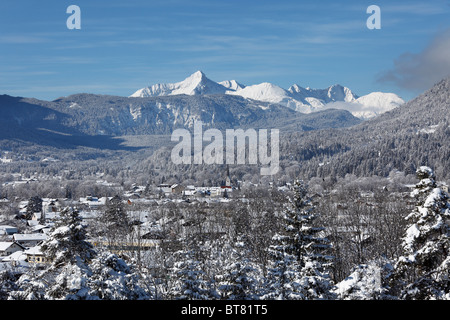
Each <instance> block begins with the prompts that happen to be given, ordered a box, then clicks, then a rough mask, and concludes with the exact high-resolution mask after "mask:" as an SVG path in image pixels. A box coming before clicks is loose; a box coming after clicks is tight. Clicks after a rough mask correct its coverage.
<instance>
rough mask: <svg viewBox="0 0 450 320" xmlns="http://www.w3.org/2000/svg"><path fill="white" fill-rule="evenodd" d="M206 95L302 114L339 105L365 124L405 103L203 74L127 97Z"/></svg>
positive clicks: (390, 96)
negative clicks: (245, 82)
mask: <svg viewBox="0 0 450 320" xmlns="http://www.w3.org/2000/svg"><path fill="white" fill-rule="evenodd" d="M178 94H186V95H208V94H228V95H237V96H241V97H244V98H248V99H253V100H258V101H264V102H270V103H277V104H281V105H283V106H285V107H287V108H290V109H293V110H295V111H298V112H302V113H312V112H317V111H320V110H324V109H329V108H336V107H337V106H336V105H334V106H333V103H336V102H339V103H340V104H339V105H338V108H340V109H344V110H348V111H350V112H351V113H352V114H353V115H354V116H356V117H358V118H360V119H363V120H366V119H370V118H373V117H375V116H377V115H379V114H382V113H384V112H386V111H388V110H392V109H394V108H396V107H398V106H399V105H402V104H403V103H404V102H405V101H404V100H403V99H401V98H400V97H399V96H398V95H396V94H394V93H383V92H378V93H377V94H378V95H379V96H380V95H381V96H382V97H380V98H379V99H378V101H377V102H374V101H373V99H370V98H369V97H370V95H372V93H370V94H368V95H365V96H362V97H359V96H358V95H356V94H355V93H353V92H352V90H351V89H349V88H347V87H344V86H342V85H340V84H334V85H331V86H329V87H328V88H325V89H311V88H309V87H307V88H303V87H301V86H299V85H298V84H294V85H292V86H291V87H289V89H283V88H281V87H279V86H277V85H275V84H272V83H270V82H263V83H260V84H255V85H248V86H247V85H242V84H240V83H238V82H237V81H236V80H225V81H221V82H214V81H212V80H210V79H209V78H208V77H206V75H205V74H204V73H203V72H202V71H197V72H195V73H193V74H192V75H190V76H189V77H187V78H186V79H184V80H183V81H180V82H176V83H165V84H161V83H160V84H154V85H151V86H148V87H144V88H141V89H139V90H137V91H136V92H134V93H133V94H132V95H130V97H152V96H164V95H165V96H168V95H178Z"/></svg>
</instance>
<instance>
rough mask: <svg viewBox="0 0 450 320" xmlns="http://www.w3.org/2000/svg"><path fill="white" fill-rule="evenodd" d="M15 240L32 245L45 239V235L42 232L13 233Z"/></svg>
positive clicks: (23, 244) (28, 245) (26, 245)
mask: <svg viewBox="0 0 450 320" xmlns="http://www.w3.org/2000/svg"><path fill="white" fill-rule="evenodd" d="M13 239H14V241H15V242H17V243H19V244H21V245H22V246H25V247H34V246H36V245H38V244H39V243H41V242H42V241H44V240H46V239H47V235H46V234H44V233H27V234H23V233H15V234H14V235H13Z"/></svg>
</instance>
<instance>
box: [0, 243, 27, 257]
mask: <svg viewBox="0 0 450 320" xmlns="http://www.w3.org/2000/svg"><path fill="white" fill-rule="evenodd" d="M23 250H25V247H24V246H22V245H21V244H20V243H17V242H0V256H2V257H6V256H9V255H10V254H13V253H14V252H17V251H23Z"/></svg>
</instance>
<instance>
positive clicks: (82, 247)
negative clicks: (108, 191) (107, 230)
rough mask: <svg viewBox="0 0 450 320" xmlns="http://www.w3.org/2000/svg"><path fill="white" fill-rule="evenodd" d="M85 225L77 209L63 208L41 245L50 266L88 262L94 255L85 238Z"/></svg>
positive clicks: (56, 267) (55, 267)
mask: <svg viewBox="0 0 450 320" xmlns="http://www.w3.org/2000/svg"><path fill="white" fill-rule="evenodd" d="M86 239H87V231H86V227H85V226H84V225H83V224H82V218H81V217H80V215H79V212H78V210H77V209H69V208H66V209H64V210H63V211H62V212H61V214H60V219H59V221H57V222H56V223H55V227H54V229H53V231H52V232H51V233H50V235H49V237H48V238H47V240H46V241H44V242H43V244H42V245H41V251H42V252H43V253H44V255H45V257H46V258H47V259H49V260H50V261H51V268H53V269H58V268H60V267H61V266H64V265H67V264H77V263H83V264H86V263H88V262H89V261H90V260H91V259H93V258H94V257H95V255H96V252H95V251H94V249H93V246H92V244H91V243H90V242H88V241H87V240H86Z"/></svg>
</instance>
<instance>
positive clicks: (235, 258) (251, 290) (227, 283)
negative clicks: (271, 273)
mask: <svg viewBox="0 0 450 320" xmlns="http://www.w3.org/2000/svg"><path fill="white" fill-rule="evenodd" d="M247 257H248V252H247V250H246V249H245V245H244V243H243V242H242V241H237V242H236V243H234V244H233V245H231V244H228V243H226V244H225V245H224V246H223V250H222V259H221V260H220V263H221V265H222V270H221V272H220V274H219V275H217V278H218V290H219V292H220V298H221V299H225V300H254V299H256V298H257V291H258V289H257V281H256V277H255V273H256V268H255V267H254V266H253V265H252V263H251V261H250V260H249V259H248V258H247Z"/></svg>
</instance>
